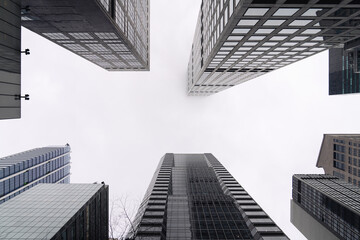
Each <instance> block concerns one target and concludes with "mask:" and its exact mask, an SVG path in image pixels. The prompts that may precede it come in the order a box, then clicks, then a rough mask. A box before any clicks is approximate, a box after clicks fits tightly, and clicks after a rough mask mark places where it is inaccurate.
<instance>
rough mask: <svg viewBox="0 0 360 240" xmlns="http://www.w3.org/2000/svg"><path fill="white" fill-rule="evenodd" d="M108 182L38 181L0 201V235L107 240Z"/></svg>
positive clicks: (7, 239)
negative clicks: (30, 186) (67, 182)
mask: <svg viewBox="0 0 360 240" xmlns="http://www.w3.org/2000/svg"><path fill="white" fill-rule="evenodd" d="M108 195H109V190H108V186H107V185H104V184H39V185H37V186H35V187H33V188H32V189H30V190H29V191H26V192H25V193H22V194H21V195H19V196H16V197H15V198H13V199H11V200H10V201H7V202H6V203H4V204H1V205H0V239H3V240H10V239H14V240H15V239H16V240H19V239H52V240H75V239H79V240H81V239H84V240H85V239H86V240H108V204H109V203H108V201H109V200H108Z"/></svg>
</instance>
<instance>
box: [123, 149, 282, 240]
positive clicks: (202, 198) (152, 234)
mask: <svg viewBox="0 0 360 240" xmlns="http://www.w3.org/2000/svg"><path fill="white" fill-rule="evenodd" d="M127 239H148V240H150V239H151V240H162V239H172V240H174V239H179V240H180V239H181V240H187V239H189V240H190V239H264V240H265V239H268V240H270V239H277V240H281V239H288V238H287V237H286V235H285V234H284V233H283V232H282V231H281V229H280V228H279V227H278V226H277V225H276V224H275V223H274V222H273V220H272V219H271V218H270V217H269V216H268V215H267V214H266V213H265V212H264V211H263V210H262V209H261V207H260V206H259V205H258V204H257V203H256V202H255V201H254V199H252V198H251V196H250V195H249V194H248V193H247V192H246V191H245V190H244V189H243V188H242V187H241V185H240V184H239V183H238V182H237V181H236V180H235V179H234V178H233V177H232V176H231V174H230V173H229V172H228V171H227V170H226V169H225V168H224V167H223V166H222V165H221V163H220V162H219V161H218V160H217V159H216V158H215V157H214V156H213V155H212V154H171V153H167V154H165V156H164V157H163V158H162V159H161V160H160V163H159V165H158V167H157V169H156V171H155V174H154V177H153V179H152V180H151V182H150V185H149V187H148V190H147V192H146V194H145V197H144V199H143V202H142V203H141V205H140V208H139V211H138V213H137V215H136V217H135V220H134V222H133V224H132V227H131V230H130V232H129V234H128V235H127Z"/></svg>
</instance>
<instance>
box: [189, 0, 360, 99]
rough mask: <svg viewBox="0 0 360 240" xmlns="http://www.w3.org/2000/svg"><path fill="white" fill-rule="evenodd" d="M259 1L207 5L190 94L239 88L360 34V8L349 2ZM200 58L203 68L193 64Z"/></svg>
mask: <svg viewBox="0 0 360 240" xmlns="http://www.w3.org/2000/svg"><path fill="white" fill-rule="evenodd" d="M249 2H250V1H249ZM256 2H257V1H252V3H251V2H250V3H244V4H243V5H241V6H238V7H237V3H238V1H233V0H228V1H223V0H218V1H204V2H203V4H202V8H201V12H200V15H199V21H198V26H199V27H197V29H196V31H197V32H196V33H195V39H194V45H193V49H192V54H191V59H190V63H189V69H188V72H189V73H188V76H189V79H188V87H189V88H188V93H189V95H211V94H213V93H216V92H219V91H222V90H223V88H222V85H226V86H228V87H232V86H235V85H237V84H239V83H242V82H245V81H248V80H250V79H253V78H255V77H257V76H260V75H263V74H265V73H267V72H270V71H273V70H275V69H278V68H280V67H283V66H286V65H288V64H291V63H293V62H296V61H298V60H300V59H303V58H305V57H308V56H311V55H313V54H315V53H317V52H320V51H323V50H325V49H328V48H330V47H334V46H337V45H339V44H344V43H347V42H351V41H352V40H354V39H356V38H357V37H358V36H359V33H360V32H359V31H360V26H359V23H360V18H359V15H360V5H359V4H351V3H350V4H349V1H339V2H340V3H339V4H324V3H323V2H321V1H320V0H319V1H317V3H315V4H314V3H313V2H311V3H310V2H309V3H308V1H305V2H304V3H302V4H293V3H291V4H290V3H289V4H287V2H285V3H282V4H276V5H275V4H273V3H272V4H266V3H265V2H263V3H261V4H260V3H259V4H256ZM305 3H306V4H305ZM344 9H345V10H344ZM199 36H200V37H199ZM199 41H200V43H201V44H200V45H199V44H198V43H197V42H199ZM220 44H221V45H220ZM197 58H201V61H200V64H199V62H195V61H193V60H192V59H197ZM193 64H194V65H195V66H191V65H193ZM198 69H200V71H199V70H198ZM206 72H208V73H209V74H206ZM216 73H220V74H216ZM226 73H231V74H226ZM205 74H206V76H205V77H203V76H204V75H205ZM213 75H216V76H215V77H213ZM209 86H210V88H209Z"/></svg>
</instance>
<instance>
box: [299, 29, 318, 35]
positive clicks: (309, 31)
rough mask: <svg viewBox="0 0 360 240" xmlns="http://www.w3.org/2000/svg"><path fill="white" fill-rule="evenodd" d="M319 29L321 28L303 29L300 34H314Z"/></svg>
mask: <svg viewBox="0 0 360 240" xmlns="http://www.w3.org/2000/svg"><path fill="white" fill-rule="evenodd" d="M320 31H321V29H307V30H305V31H303V32H302V33H301V34H316V33H318V32H320Z"/></svg>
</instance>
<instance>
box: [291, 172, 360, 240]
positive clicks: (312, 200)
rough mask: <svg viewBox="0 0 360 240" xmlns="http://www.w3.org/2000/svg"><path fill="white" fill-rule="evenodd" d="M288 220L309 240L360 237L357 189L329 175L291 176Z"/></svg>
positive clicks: (353, 239) (359, 202)
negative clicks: (289, 215) (289, 217)
mask: <svg viewBox="0 0 360 240" xmlns="http://www.w3.org/2000/svg"><path fill="white" fill-rule="evenodd" d="M292 186H293V189H292V198H293V199H292V201H291V222H292V223H293V224H294V225H295V226H296V227H297V228H298V229H299V230H300V231H301V233H302V234H304V236H305V237H306V238H307V239H309V240H319V239H326V240H337V239H345V240H356V239H360V188H358V187H356V186H354V185H352V184H350V183H347V182H345V181H343V180H340V179H339V178H338V177H335V176H330V175H316V174H310V175H305V174H304V175H300V174H299V175H294V176H293V182H292Z"/></svg>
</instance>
